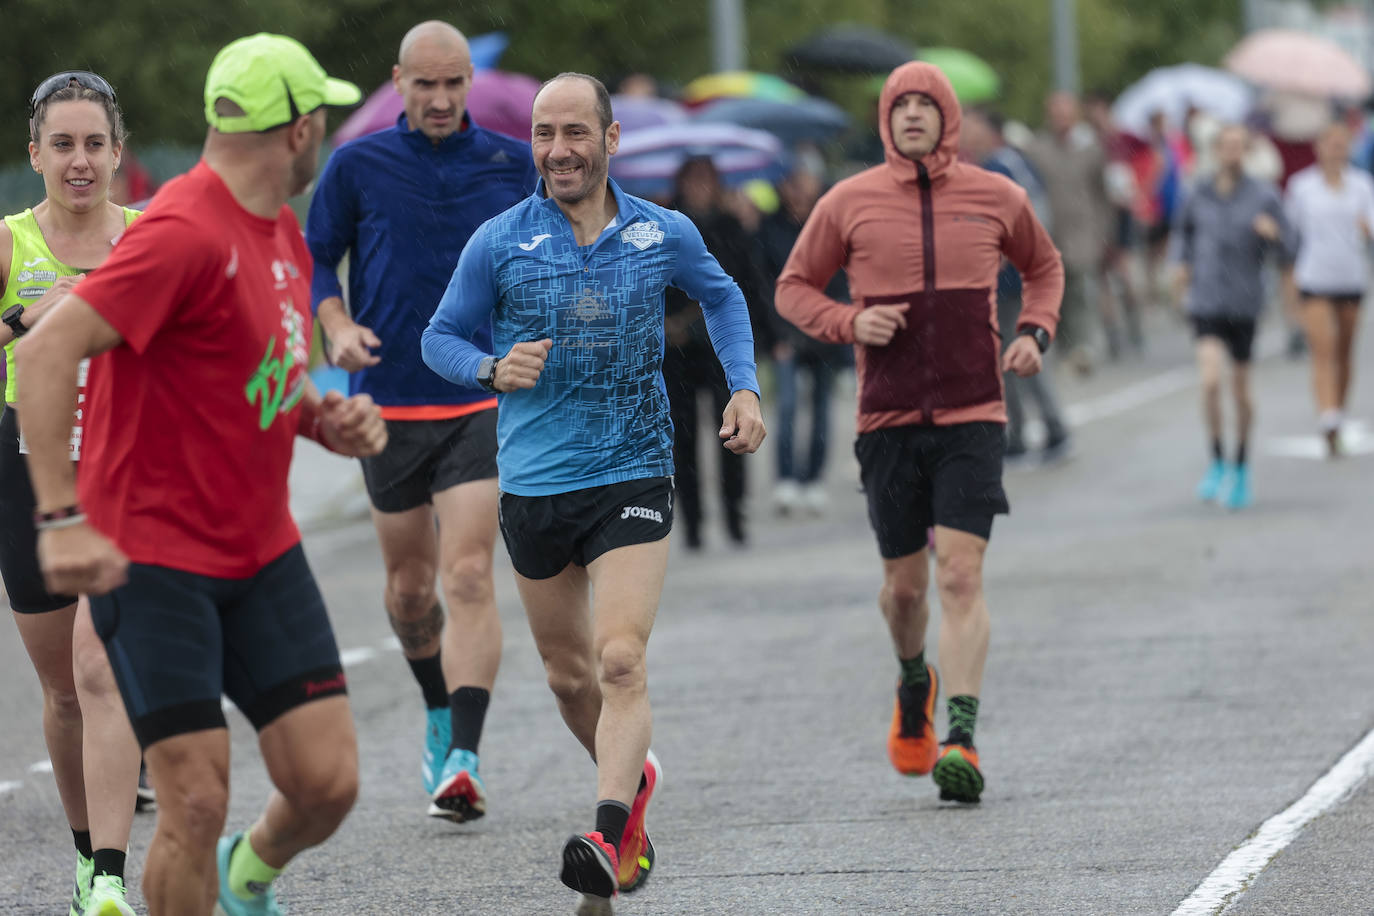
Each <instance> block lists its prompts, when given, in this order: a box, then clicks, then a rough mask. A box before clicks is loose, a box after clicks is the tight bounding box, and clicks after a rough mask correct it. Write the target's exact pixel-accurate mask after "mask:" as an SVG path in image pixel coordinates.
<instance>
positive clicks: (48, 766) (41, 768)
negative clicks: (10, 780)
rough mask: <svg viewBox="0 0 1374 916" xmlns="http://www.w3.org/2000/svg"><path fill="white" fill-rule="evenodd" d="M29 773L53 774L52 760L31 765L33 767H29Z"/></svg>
mask: <svg viewBox="0 0 1374 916" xmlns="http://www.w3.org/2000/svg"><path fill="white" fill-rule="evenodd" d="M29 772H30V773H51V772H52V761H51V760H40V761H38V762H37V763H35V764H33V765H31V766H30V767H29Z"/></svg>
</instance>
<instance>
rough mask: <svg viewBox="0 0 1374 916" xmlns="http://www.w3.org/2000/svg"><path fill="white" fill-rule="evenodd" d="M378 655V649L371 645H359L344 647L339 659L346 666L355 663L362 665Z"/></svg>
mask: <svg viewBox="0 0 1374 916" xmlns="http://www.w3.org/2000/svg"><path fill="white" fill-rule="evenodd" d="M376 655H377V650H376V649H374V648H372V647H371V646H359V647H358V648H356V649H344V650H343V651H342V652H340V653H339V661H340V662H341V663H342V664H343V666H344V667H345V668H349V667H352V666H353V665H361V664H362V663H363V662H367V661H371V660H372V659H373V658H375V657H376Z"/></svg>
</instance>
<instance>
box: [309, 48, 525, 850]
mask: <svg viewBox="0 0 1374 916" xmlns="http://www.w3.org/2000/svg"><path fill="white" fill-rule="evenodd" d="M472 73H473V67H472V59H471V55H470V53H469V50H468V44H467V40H466V39H465V38H464V37H463V35H462V34H461V33H460V32H459V31H458V30H457V29H455V28H454V27H453V26H451V25H449V24H447V23H444V22H424V23H421V24H420V25H417V26H415V28H413V29H411V30H410V31H409V32H408V33H407V34H406V36H405V38H404V39H403V40H402V42H401V50H400V55H399V63H397V64H396V66H395V67H394V68H393V71H392V81H393V83H394V84H395V86H396V91H397V92H399V93H400V94H401V95H402V96H403V97H404V98H405V114H404V115H402V116H401V118H400V119H399V120H398V121H397V124H396V126H395V127H393V128H390V129H387V130H383V131H380V132H378V133H375V134H371V135H370V136H367V137H362V138H360V139H358V140H355V141H353V142H351V143H347V144H345V145H344V146H343V147H341V148H340V149H339V150H338V151H337V152H335V153H334V155H333V156H332V157H331V158H330V160H329V163H328V164H327V165H326V166H325V169H324V172H323V174H322V175H321V176H320V182H319V187H318V188H317V189H316V191H315V197H314V200H313V201H312V202H311V205H310V216H309V219H308V221H307V223H306V238H307V241H308V242H309V244H310V252H311V254H312V255H313V256H314V259H315V273H314V282H313V286H312V290H311V300H312V303H313V305H314V307H315V311H316V314H317V315H318V317H319V322H320V324H321V326H323V328H324V330H325V334H326V335H327V337H328V339H329V343H330V347H329V354H330V358H331V359H332V360H333V361H334V363H336V364H337V365H338V366H340V367H341V368H343V369H346V370H348V371H349V372H350V373H352V375H351V377H350V381H349V392H350V394H352V393H357V392H360V391H362V392H367V393H368V394H370V395H372V398H373V400H375V401H376V402H377V403H378V404H379V405H381V410H382V416H383V417H384V418H385V419H386V421H387V425H388V429H389V432H390V442H389V444H388V446H387V448H386V450H385V451H383V452H382V453H381V454H380V455H378V456H376V457H375V458H367V459H364V460H363V476H364V478H365V479H366V482H367V491H368V496H369V498H370V499H371V501H372V517H373V521H374V523H375V524H376V527H377V537H378V540H379V541H380V542H381V548H382V559H383V561H384V563H385V565H386V595H385V602H386V611H387V615H388V616H389V618H390V620H391V626H392V629H393V630H394V631H395V633H396V636H397V638H398V639H399V640H400V642H401V650H402V651H403V652H404V653H405V656H406V659H407V660H408V661H409V662H410V666H411V670H412V671H413V673H414V675H415V679H416V680H417V681H418V682H419V684H420V689H421V691H422V693H423V695H424V701H425V705H426V707H427V709H428V723H427V729H426V737H425V748H424V758H423V759H424V782H425V791H426V792H427V793H429V794H430V796H431V803H430V806H429V814H430V815H431V816H433V817H444V818H449V819H451V820H454V821H457V822H459V823H461V822H463V821H466V820H471V819H473V818H477V817H481V816H482V815H483V814H484V813H485V811H486V793H485V789H484V787H483V785H482V780H481V778H480V777H479V776H478V773H477V764H478V760H477V743H478V739H479V738H480V737H481V733H482V725H483V721H484V718H485V715H486V710H487V704H488V702H489V700H490V697H491V688H492V685H493V683H494V681H495V679H496V670H497V666H498V665H499V663H500V659H501V622H500V618H499V617H498V616H497V612H496V603H495V599H494V594H493V587H492V571H491V562H492V550H493V548H494V546H495V541H496V503H497V484H496V399H495V397H493V396H492V395H491V394H490V393H489V392H473V391H469V390H465V389H462V388H460V387H458V386H457V385H454V384H452V383H450V382H448V381H446V380H444V379H442V378H440V377H439V376H438V375H435V374H434V373H433V372H431V371H429V369H427V368H426V367H425V365H424V364H423V362H422V360H421V356H420V337H421V335H422V334H423V332H424V329H425V327H426V326H427V324H428V323H429V318H430V315H431V314H432V313H433V311H434V303H435V302H437V301H439V298H440V296H442V295H443V291H444V288H445V286H446V285H447V283H448V279H449V276H450V275H451V274H452V272H453V266H454V264H456V263H457V261H458V255H459V254H460V253H461V252H462V250H463V246H464V245H466V244H467V241H468V238H469V237H470V236H471V235H472V233H473V232H474V231H475V230H476V229H477V227H478V226H480V225H481V224H482V223H483V222H485V221H486V220H487V219H488V218H490V217H492V216H495V215H496V214H498V213H500V212H501V211H503V210H505V209H506V208H507V207H510V206H511V205H513V204H515V203H516V202H518V201H520V200H522V199H524V198H525V197H526V196H527V195H528V194H529V193H530V191H531V190H532V189H533V188H534V185H535V182H536V181H537V180H538V176H537V174H536V173H535V171H534V168H533V165H532V163H531V160H530V148H529V144H528V143H522V142H520V141H517V140H512V139H509V138H507V137H503V136H500V135H498V134H495V133H491V132H489V131H486V130H483V129H482V128H481V127H480V126H478V125H476V124H474V123H472V120H471V119H470V118H469V117H468V116H467V114H466V111H465V108H464V106H465V104H466V100H467V94H468V89H469V87H470V86H471V85H472ZM345 255H348V258H349V266H348V287H349V303H348V307H345V305H344V300H343V298H342V290H341V288H340V284H339V279H338V272H337V271H338V266H339V263H340V262H341V261H342V260H343V258H344V256H345ZM349 308H351V312H352V313H351V315H350V313H349ZM482 333H483V334H485V335H487V338H488V339H489V337H490V331H489V330H487V329H483V331H482ZM436 515H437V517H438V530H437V534H436V526H435V517H436ZM436 572H437V574H438V576H439V579H440V581H441V582H442V584H443V591H444V597H445V598H446V599H447V602H448V607H449V618H448V625H447V626H445V623H444V611H443V607H442V605H441V604H440V602H439V599H438V597H437V595H436V593H435V575H436ZM441 645H442V652H441V651H440V649H441Z"/></svg>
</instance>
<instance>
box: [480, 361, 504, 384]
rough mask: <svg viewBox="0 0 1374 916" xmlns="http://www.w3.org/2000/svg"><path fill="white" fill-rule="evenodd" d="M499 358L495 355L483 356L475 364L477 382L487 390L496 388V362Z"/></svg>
mask: <svg viewBox="0 0 1374 916" xmlns="http://www.w3.org/2000/svg"><path fill="white" fill-rule="evenodd" d="M500 361H501V360H500V359H498V358H497V357H495V356H484V357H482V361H481V362H480V363H478V364H477V384H479V385H481V386H482V387H483V388H485V389H487V390H488V391H495V390H496V364H497V363H499V362H500Z"/></svg>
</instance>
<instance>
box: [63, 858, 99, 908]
mask: <svg viewBox="0 0 1374 916" xmlns="http://www.w3.org/2000/svg"><path fill="white" fill-rule="evenodd" d="M93 877H95V859H88V858H86V857H85V856H83V855H82V854H81V853H79V852H78V853H77V854H76V885H75V886H74V887H73V888H72V908H71V911H70V913H69V916H82V914H83V913H85V912H86V904H87V903H90V900H91V879H92V878H93Z"/></svg>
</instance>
